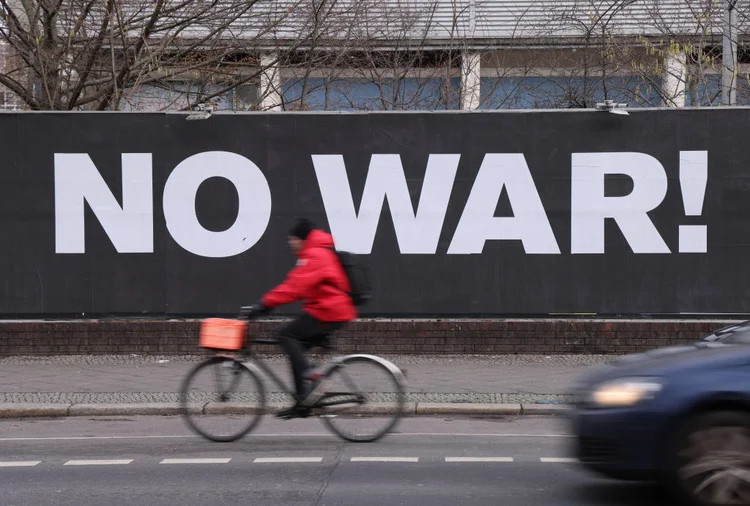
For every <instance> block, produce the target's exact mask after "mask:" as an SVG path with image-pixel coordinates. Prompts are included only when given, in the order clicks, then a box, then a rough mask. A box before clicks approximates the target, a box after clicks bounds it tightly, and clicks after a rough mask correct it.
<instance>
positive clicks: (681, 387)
mask: <svg viewBox="0 0 750 506" xmlns="http://www.w3.org/2000/svg"><path fill="white" fill-rule="evenodd" d="M748 344H750V321H748V322H744V323H742V324H738V325H733V326H730V327H725V328H723V329H721V330H719V331H717V332H714V333H713V334H711V335H709V336H706V337H704V338H703V339H701V340H700V341H698V342H695V343H693V344H689V345H684V346H674V347H668V348H660V349H656V350H653V351H649V352H646V353H641V354H636V355H628V356H625V357H622V358H620V359H617V360H615V361H613V362H612V363H610V364H607V365H606V366H602V367H597V368H596V369H594V370H591V371H590V372H589V373H588V374H587V375H585V377H583V378H582V379H581V380H580V381H579V382H578V384H577V385H576V388H575V392H574V393H575V396H576V400H575V403H574V406H573V409H572V412H571V421H572V425H573V431H574V434H575V435H576V439H575V441H576V443H575V451H576V456H577V458H578V460H579V461H580V463H581V464H582V465H583V466H585V467H586V468H588V469H590V470H593V471H595V472H597V473H599V474H602V475H605V476H607V477H610V478H615V479H626V480H649V481H651V480H655V481H659V482H660V483H662V484H663V485H664V486H666V487H667V488H668V489H669V491H670V492H671V493H672V494H673V495H674V496H675V497H676V499H677V504H700V505H705V504H750V346H747V345H748Z"/></svg>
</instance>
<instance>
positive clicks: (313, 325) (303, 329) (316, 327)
mask: <svg viewBox="0 0 750 506" xmlns="http://www.w3.org/2000/svg"><path fill="white" fill-rule="evenodd" d="M343 326H344V324H343V323H339V322H322V321H320V320H317V319H316V318H313V317H312V316H310V315H309V314H307V313H304V314H303V315H302V316H300V317H298V318H297V319H296V320H293V321H291V322H290V323H288V324H286V325H284V326H283V327H282V328H281V329H280V330H279V334H278V339H279V344H280V345H281V347H282V348H283V349H284V351H285V352H286V354H287V355H288V356H289V361H290V363H291V366H292V374H293V375H294V388H295V390H296V392H297V397H298V398H300V400H301V398H302V396H303V395H305V394H306V392H305V391H304V388H305V387H304V378H305V374H306V373H307V372H308V370H309V369H310V362H309V361H308V360H307V355H306V353H307V351H308V350H310V348H313V347H314V346H319V345H321V344H323V343H324V342H325V340H326V338H327V337H328V336H330V335H331V334H332V333H333V332H334V331H336V330H338V329H340V328H341V327H343Z"/></svg>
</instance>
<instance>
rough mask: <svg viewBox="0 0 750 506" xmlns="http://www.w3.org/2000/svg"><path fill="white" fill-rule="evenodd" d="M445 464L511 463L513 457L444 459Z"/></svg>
mask: <svg viewBox="0 0 750 506" xmlns="http://www.w3.org/2000/svg"><path fill="white" fill-rule="evenodd" d="M445 461H446V462H513V457H445Z"/></svg>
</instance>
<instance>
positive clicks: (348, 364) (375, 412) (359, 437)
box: [316, 355, 406, 443]
mask: <svg viewBox="0 0 750 506" xmlns="http://www.w3.org/2000/svg"><path fill="white" fill-rule="evenodd" d="M354 366H366V368H368V369H369V370H370V371H371V373H372V374H374V373H375V372H378V373H380V374H381V375H382V376H383V377H384V378H387V380H388V382H389V383H390V389H387V388H386V389H383V388H381V387H375V388H373V389H372V391H370V392H361V391H358V392H356V394H353V393H351V392H350V393H342V392H339V391H338V390H336V386H337V385H336V383H337V380H338V377H339V376H343V375H348V376H352V369H353V367H354ZM392 367H395V366H392ZM359 377H360V384H363V381H362V380H363V376H361V375H360V376H359ZM401 378H402V376H401V373H400V371H393V370H391V368H390V367H389V366H386V365H385V364H384V363H382V362H379V361H378V360H377V358H376V357H373V358H370V357H368V356H362V355H359V356H351V357H345V358H344V359H343V360H342V361H341V362H339V363H338V364H337V365H333V366H332V367H331V369H329V371H328V372H327V373H326V380H327V381H329V382H330V383H331V387H330V388H329V389H328V391H327V392H326V393H325V394H324V396H323V398H322V399H321V400H319V401H318V402H317V403H316V407H317V408H318V409H320V410H321V418H322V420H323V422H324V424H325V425H326V427H327V428H328V429H329V430H330V431H331V432H332V433H333V434H335V435H337V436H339V437H340V438H342V439H345V440H346V441H350V442H354V443H369V442H373V441H377V440H379V439H381V438H382V437H383V436H385V435H386V434H388V433H389V432H391V431H392V430H393V429H394V427H395V426H396V424H397V423H398V421H399V420H400V419H401V417H402V416H403V413H404V406H405V404H406V393H405V391H404V390H405V388H404V384H403V382H402V379H401ZM349 379H351V377H350V378H349ZM364 379H367V378H366V377H364ZM340 381H341V382H343V383H347V381H346V379H345V378H342V380H340ZM354 382H355V383H356V380H355V381H354ZM364 384H366V383H364ZM367 394H370V395H369V397H370V398H372V400H373V401H375V402H372V403H370V402H369V399H367V400H365V401H364V404H360V405H359V406H358V407H357V408H353V409H352V410H351V411H350V412H348V413H347V412H345V411H344V410H337V409H334V408H332V407H329V406H327V405H326V403H334V402H336V401H335V400H333V399H336V398H337V397H338V398H343V397H346V396H347V395H349V396H351V395H358V396H365V397H367ZM383 399H389V400H388V402H383ZM378 400H380V401H381V402H377V401H378ZM347 415H348V417H347ZM344 417H347V419H348V420H360V421H364V420H366V419H370V420H372V419H373V418H375V419H378V420H381V421H382V422H383V423H382V426H380V427H379V428H377V429H376V430H372V431H359V432H355V433H353V432H350V431H349V430H348V429H347V428H346V425H345V424H344V423H340V422H341V420H342V419H343V418H344Z"/></svg>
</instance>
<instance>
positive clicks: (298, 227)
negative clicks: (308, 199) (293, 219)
mask: <svg viewBox="0 0 750 506" xmlns="http://www.w3.org/2000/svg"><path fill="white" fill-rule="evenodd" d="M313 228H314V225H313V224H312V222H311V221H310V220H308V219H307V218H300V219H299V220H297V223H295V224H294V226H293V227H292V229H291V230H290V231H289V235H291V236H293V237H299V238H300V239H302V240H303V241H304V240H305V239H307V236H308V235H309V234H310V232H312V230H313Z"/></svg>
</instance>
